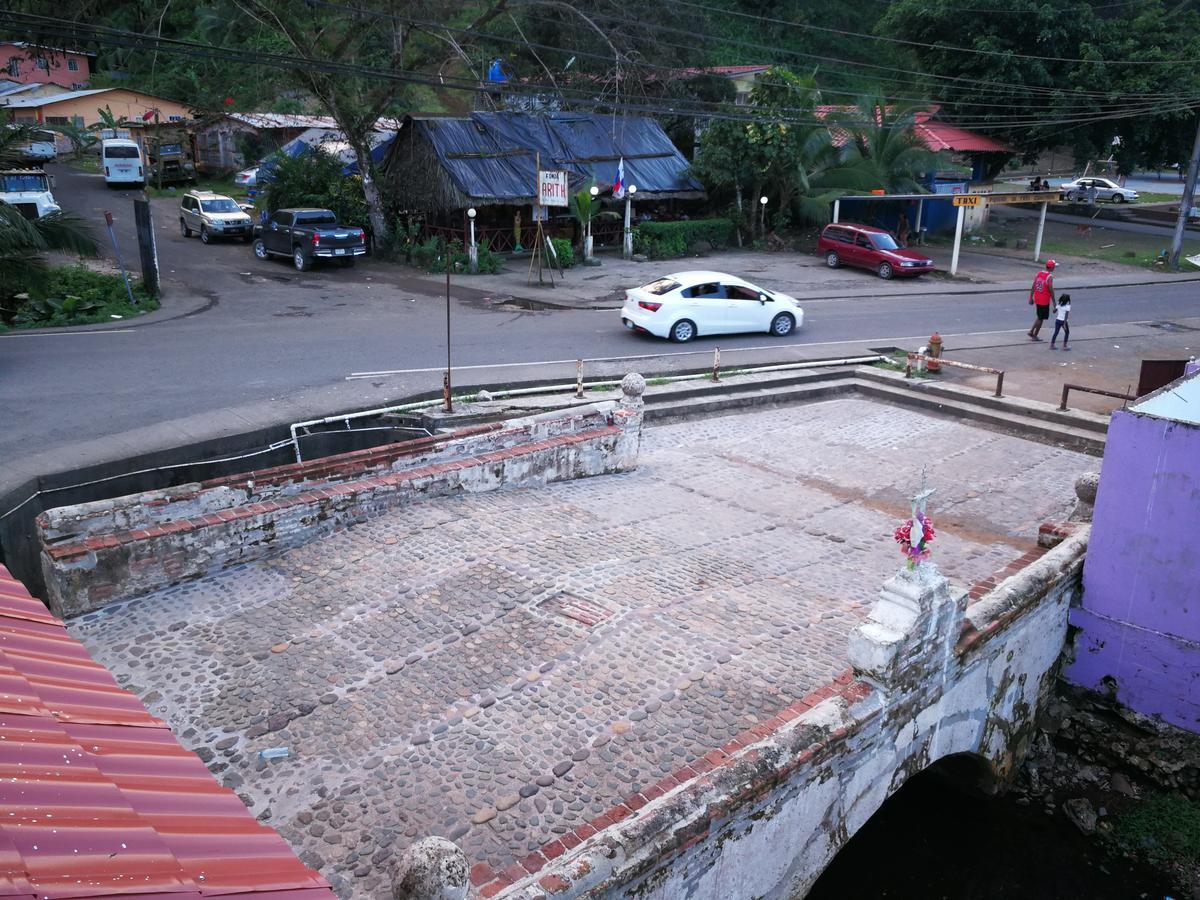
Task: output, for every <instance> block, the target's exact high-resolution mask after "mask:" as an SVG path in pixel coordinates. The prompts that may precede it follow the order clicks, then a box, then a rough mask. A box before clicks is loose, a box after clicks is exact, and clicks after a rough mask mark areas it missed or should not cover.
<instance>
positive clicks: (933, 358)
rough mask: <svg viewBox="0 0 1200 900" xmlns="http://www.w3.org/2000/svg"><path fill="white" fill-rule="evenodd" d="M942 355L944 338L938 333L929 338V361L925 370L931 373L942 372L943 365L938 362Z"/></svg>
mask: <svg viewBox="0 0 1200 900" xmlns="http://www.w3.org/2000/svg"><path fill="white" fill-rule="evenodd" d="M941 355H942V336H941V335H940V334H938V333H937V332H936V331H935V332H934V333H933V335H932V336H931V337H930V338H929V359H928V360H926V366H925V368H926V369H927V370H928V371H930V372H940V371H942V364H941V363H939V362H938V357H939V356H941Z"/></svg>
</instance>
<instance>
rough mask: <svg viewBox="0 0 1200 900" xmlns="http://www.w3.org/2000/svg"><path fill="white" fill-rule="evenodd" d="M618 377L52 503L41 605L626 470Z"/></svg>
mask: <svg viewBox="0 0 1200 900" xmlns="http://www.w3.org/2000/svg"><path fill="white" fill-rule="evenodd" d="M634 378H636V380H635V381H631V379H634ZM623 386H624V387H625V388H626V395H625V399H624V401H622V402H621V403H620V404H617V403H611V402H610V403H604V404H593V405H589V406H586V407H581V408H576V409H573V410H567V411H564V412H561V413H553V414H544V415H539V416H532V417H529V418H526V419H520V420H512V421H509V422H507V423H504V424H503V425H499V426H483V427H478V428H471V429H465V430H463V431H459V432H453V433H451V434H449V435H444V436H443V435H439V436H437V437H435V438H432V439H423V440H419V441H415V442H404V443H403V444H400V445H389V446H388V447H382V448H377V449H374V450H367V451H358V452H355V453H348V454H342V455H339V456H335V457H329V458H326V459H322V460H316V461H313V462H309V463H300V464H295V465H291V466H280V467H276V468H272V469H266V470H262V471H259V472H251V473H247V474H245V475H242V476H236V477H230V478H222V479H214V480H213V481H211V482H205V483H198V484H193V485H185V486H183V487H180V488H174V489H171V490H167V491H152V492H148V493H145V494H137V495H133V496H130V497H122V498H117V499H115V500H106V501H99V502H96V503H87V504H81V505H79V506H75V507H65V508H62V509H55V510H48V511H47V512H45V513H43V514H42V515H40V516H39V517H38V519H37V528H38V535H39V539H40V540H41V543H42V548H43V549H42V569H43V572H44V574H45V578H46V585H47V592H48V595H49V603H50V607H51V609H53V610H54V612H55V613H56V614H58V615H60V616H73V615H78V614H80V613H84V612H88V611H90V610H93V609H97V608H99V607H101V606H103V605H105V604H107V603H111V602H114V601H117V600H121V599H126V598H129V597H134V596H139V595H142V594H145V593H149V592H151V591H155V590H159V589H161V588H164V587H167V586H169V585H172V584H177V583H179V582H181V581H185V580H188V579H193V578H199V577H202V576H204V575H207V574H211V573H213V572H216V571H219V570H221V569H224V568H228V567H230V566H234V565H239V564H241V563H245V562H248V561H250V560H253V559H257V558H261V557H262V556H265V555H267V554H268V553H272V552H276V551H278V550H281V549H284V548H287V547H291V546H295V545H297V544H300V543H303V542H304V541H306V540H308V539H310V538H311V537H313V536H315V535H317V534H321V533H324V532H327V531H330V530H334V529H337V528H341V527H345V526H347V525H350V524H353V523H354V522H357V521H362V520H364V519H365V518H366V517H369V516H372V515H377V514H379V513H381V512H383V511H385V510H387V509H391V508H393V507H395V506H398V505H402V504H405V503H409V502H412V501H414V500H417V499H422V498H426V497H432V496H438V495H445V494H450V493H454V492H458V491H472V492H475V491H490V490H496V489H499V488H506V487H528V486H536V485H542V484H547V483H550V482H554V481H563V480H568V479H573V478H583V477H587V476H591V475H600V474H606V473H613V472H622V471H628V470H630V469H633V468H634V467H636V465H637V455H638V447H639V444H640V437H641V423H642V406H641V389H642V387H643V386H644V382H642V381H641V379H640V376H630V377H629V378H627V379H626V381H625V382H624V383H623Z"/></svg>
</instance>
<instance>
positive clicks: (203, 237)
mask: <svg viewBox="0 0 1200 900" xmlns="http://www.w3.org/2000/svg"><path fill="white" fill-rule="evenodd" d="M208 242H209V237H208V229H207V228H205V227H204V226H203V225H201V226H200V243H202V244H207V243H208Z"/></svg>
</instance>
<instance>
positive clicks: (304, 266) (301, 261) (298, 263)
mask: <svg viewBox="0 0 1200 900" xmlns="http://www.w3.org/2000/svg"><path fill="white" fill-rule="evenodd" d="M292 264H293V265H295V267H296V271H297V272H307V271H308V270H309V269H311V268H312V262H310V261H309V258H308V257H307V256H305V255H304V251H303V250H301V249H300V248H299V247H297V248H295V249H294V250H293V251H292Z"/></svg>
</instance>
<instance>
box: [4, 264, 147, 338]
mask: <svg viewBox="0 0 1200 900" xmlns="http://www.w3.org/2000/svg"><path fill="white" fill-rule="evenodd" d="M130 286H131V287H132V288H133V296H134V298H135V299H136V300H137V302H138V305H137V306H136V307H134V306H130V305H129V297H128V295H127V294H126V293H125V282H124V279H122V278H121V276H120V275H108V274H105V273H103V272H93V271H91V270H90V269H87V268H85V267H84V266H57V267H55V268H52V269H50V270H49V271H48V272H47V274H46V278H45V280H44V281H42V282H41V283H39V284H38V285H37V287H36V288H35V289H33V290H31V291H30V292H29V293H28V294H18V295H17V296H16V297H14V298H12V299H10V300H8V301H5V304H6V305H5V306H3V307H0V319H2V320H3V321H4V322H5V323H6V324H8V325H11V326H12V327H14V328H46V327H52V326H61V325H87V324H90V323H93V322H109V321H112V317H113V316H120V317H121V318H123V319H124V318H129V317H131V316H136V315H140V314H141V313H144V312H148V311H150V310H152V309H158V301H157V300H155V299H154V298H153V297H152V296H150V293H149V292H148V291H147V290H146V289H145V288H144V287H143V286H142V283H141V282H140V281H138V280H136V279H134V280H131V281H130Z"/></svg>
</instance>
